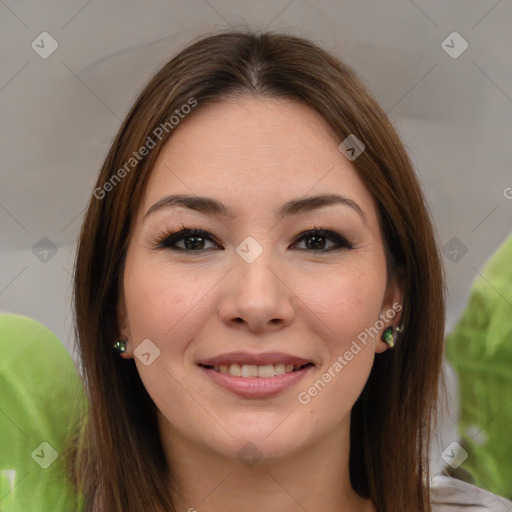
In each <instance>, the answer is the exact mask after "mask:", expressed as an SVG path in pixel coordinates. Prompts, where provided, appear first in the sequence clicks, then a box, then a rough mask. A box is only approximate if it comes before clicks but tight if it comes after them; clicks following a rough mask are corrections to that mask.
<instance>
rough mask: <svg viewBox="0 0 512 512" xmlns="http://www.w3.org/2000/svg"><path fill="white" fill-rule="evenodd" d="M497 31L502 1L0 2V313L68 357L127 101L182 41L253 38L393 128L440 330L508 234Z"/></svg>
mask: <svg viewBox="0 0 512 512" xmlns="http://www.w3.org/2000/svg"><path fill="white" fill-rule="evenodd" d="M511 20H512V3H511V2H507V1H503V0H499V1H497V0H485V1H484V0H480V1H476V0H460V1H450V2H446V1H442V0H435V1H421V0H416V1H414V2H413V1H412V0H392V1H391V0H387V1H377V0H367V1H355V0H354V1H349V0H345V1H335V0H320V1H311V2H308V1H306V0H295V1H290V0H282V1H280V0H272V1H269V0H267V1H260V2H235V1H230V0H189V1H184V0H183V1H156V0H155V1H121V0H108V1H102V2H100V1H97V0H89V1H87V0H73V1H69V0H68V1H63V0H61V1H58V0H53V1H46V2H44V3H43V2H35V1H26V2H21V1H15V0H1V1H0V56H1V62H2V65H1V68H0V102H1V128H0V130H1V131H0V147H1V155H2V158H1V171H0V173H1V174H0V177H1V187H0V226H1V238H0V249H1V262H0V310H1V311H9V312H16V313H22V314H25V315H29V316H31V317H33V318H35V319H37V320H39V321H41V322H42V323H44V324H45V325H47V326H48V327H49V328H50V329H52V330H53V331H54V332H55V333H56V334H57V335H58V336H59V337H60V338H61V340H62V341H63V342H64V343H65V345H66V347H67V348H68V349H69V350H70V352H71V351H72V346H73V336H72V317H71V309H70V304H71V273H72V267H73V258H74V251H75V248H76V240H77V235H78V232H79V228H80V224H81V220H82V216H83V212H84V208H85V205H86V202H87V200H88V197H89V195H90V194H91V192H92V187H93V184H94V182H95V178H96V175H97V173H98V170H99V167H100V165H101V163H102V161H103V159H104V157H105V156H106V152H107V150H108V148H109V145H110V143H111V141H112V139H113V137H114V135H115V132H116V130H117V129H118V127H119V126H120V123H121V120H122V119H123V117H124V115H125V114H126V113H127V110H128V109H129V107H130V106H131V104H132V102H133V101H134V99H135V97H136V95H137V93H138V92H139V91H140V89H141V87H142V86H143V84H144V83H145V82H146V81H147V79H148V78H149V76H150V75H151V74H152V73H153V72H155V71H156V70H157V69H158V68H159V67H160V66H161V65H163V64H164V63H165V62H166V61H168V60H169V59H170V58H171V56H173V55H174V54H175V53H176V52H177V51H179V50H180V49H182V48H183V47H184V46H186V45H187V44H188V43H189V42H190V41H191V40H192V39H194V38H197V37H199V36H201V35H203V34H207V33H209V32H215V31H217V30H219V29H225V28H229V27H233V28H238V29H243V28H253V29H263V28H267V29H272V30H282V31H289V32H292V33H293V34H296V35H300V36H304V37H308V38H311V39H313V40H314V41H316V42H318V43H320V44H321V45H323V46H324V47H325V48H326V49H328V50H331V51H332V52H334V53H335V54H336V55H338V56H339V57H340V58H341V59H343V60H344V61H346V62H347V63H348V64H350V65H351V66H352V67H353V68H354V69H355V70H356V71H357V72H358V73H359V75H360V76H361V77H362V78H363V80H364V82H365V83H366V85H367V86H368V87H369V88H370V90H371V91H372V92H373V94H374V95H375V96H376V97H377V99H378V100H379V101H380V103H381V105H382V106H383V107H384V109H385V110H386V111H387V113H388V114H389V115H390V117H391V119H392V121H393V122H394V123H395V125H396V126H397V128H398V130H399V132H400V134H401V136H402V137H403V139H404V141H405V143H406V145H407V147H408V150H409V152H410V155H411V157H412V160H413V162H414V164H415V166H416V169H417V172H418V174H419V176H420V178H421V181H422V183H423V186H424V188H425V192H426V194H427V198H428V200H429V202H430V205H431V208H432V213H433V216H434V220H435V223H436V227H437V230H438V234H439V240H440V242H441V243H442V244H443V245H445V244H448V245H447V246H446V247H448V249H449V250H448V249H447V250H446V251H445V252H446V255H445V265H446V271H447V277H448V289H449V298H448V299H449V302H448V329H451V328H452V327H453V325H454V323H455V321H456V319H457V317H458V315H459V314H460V313H461V311H462V310H463V308H464V306H465V303H466V300H467V296H468V290H469V286H470V284H471V282H472V280H473V279H474V278H475V277H476V276H477V272H478V270H479V269H480V268H481V266H482V265H483V264H484V262H485V261H486V259H487V258H488V257H489V256H490V255H491V253H492V252H493V251H494V250H495V249H496V248H497V247H498V245H500V243H501V242H502V241H503V240H504V239H505V238H506V237H507V235H508V234H509V233H510V231H511V229H512V188H510V187H512V171H511V166H510V163H511V156H512V145H511V144H510V140H512V123H511V122H510V121H511V116H512V66H511V65H510V55H511V44H512V32H511V31H510V23H511ZM43 32H47V33H49V34H50V36H51V38H53V39H54V40H55V41H56V43H57V44H58V48H57V49H56V50H55V52H54V53H52V54H51V55H50V56H47V58H42V56H41V55H40V54H42V55H43V56H46V55H45V53H44V52H47V53H48V52H49V51H50V50H51V49H52V46H51V45H52V44H55V43H53V42H52V41H51V39H50V37H49V36H48V35H41V34H42V33H43ZM453 32H457V33H458V34H460V36H458V35H453V34H452V33H453ZM41 39H43V43H41ZM443 41H445V42H444V43H443ZM466 43H467V45H468V47H467V49H465V51H463V52H462V50H463V49H464V47H465V44H466ZM31 44H33V45H34V46H33V47H32V46H31ZM36 45H38V46H36ZM36 50H37V51H36ZM454 237H456V240H455V241H454ZM43 238H44V239H48V240H49V241H50V242H48V241H46V242H41V239H43ZM45 244H46V245H45ZM450 244H451V245H450ZM461 248H462V249H464V250H467V252H466V253H465V254H464V250H463V251H461ZM453 249H455V250H456V253H454V252H453ZM45 251H47V252H45ZM450 251H451V253H450Z"/></svg>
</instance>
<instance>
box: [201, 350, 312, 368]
mask: <svg viewBox="0 0 512 512" xmlns="http://www.w3.org/2000/svg"><path fill="white" fill-rule="evenodd" d="M235 363H236V364H240V365H243V364H251V365H256V366H263V365H268V364H277V363H284V364H293V365H294V366H303V365H305V364H308V363H312V364H313V361H310V360H309V359H304V358H302V357H298V356H294V355H291V354H285V353H284V352H264V353H261V354H251V353H250V352H229V353H227V354H220V355H218V356H215V357H211V358H209V359H202V360H201V361H199V362H198V363H197V364H199V365H202V366H221V365H230V364H235Z"/></svg>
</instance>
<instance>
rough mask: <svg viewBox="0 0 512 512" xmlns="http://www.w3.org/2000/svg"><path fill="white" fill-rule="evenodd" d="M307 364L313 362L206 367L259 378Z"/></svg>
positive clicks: (289, 371)
mask: <svg viewBox="0 0 512 512" xmlns="http://www.w3.org/2000/svg"><path fill="white" fill-rule="evenodd" d="M201 366H203V365H201ZM306 366H312V363H307V364H304V365H293V364H285V363H277V364H265V365H261V366H258V365H255V364H238V363H234V364H229V365H218V366H206V365H204V368H208V369H210V370H214V371H216V372H218V373H227V374H229V375H232V376H233V377H243V378H248V377H259V378H270V377H272V378H273V377H278V376H279V375H284V374H285V373H292V372H296V371H298V370H301V369H302V368H304V367H306Z"/></svg>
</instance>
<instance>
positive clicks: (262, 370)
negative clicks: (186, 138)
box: [258, 364, 274, 377]
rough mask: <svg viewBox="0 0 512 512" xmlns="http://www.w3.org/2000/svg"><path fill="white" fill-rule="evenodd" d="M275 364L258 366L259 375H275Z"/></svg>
mask: <svg viewBox="0 0 512 512" xmlns="http://www.w3.org/2000/svg"><path fill="white" fill-rule="evenodd" d="M273 376H274V366H273V365H271V364H266V365H265V366H258V377H273Z"/></svg>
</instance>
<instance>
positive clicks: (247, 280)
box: [219, 252, 295, 334]
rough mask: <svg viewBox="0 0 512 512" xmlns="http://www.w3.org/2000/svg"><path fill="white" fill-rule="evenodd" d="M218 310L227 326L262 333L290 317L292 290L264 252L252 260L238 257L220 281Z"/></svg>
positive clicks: (285, 321) (272, 329)
mask: <svg viewBox="0 0 512 512" xmlns="http://www.w3.org/2000/svg"><path fill="white" fill-rule="evenodd" d="M224 286H225V288H224V289H223V294H222V298H221V300H220V303H219V314H220V317H221V319H222V321H223V322H224V323H225V324H227V325H229V326H230V327H237V328H241V329H247V330H249V331H250V332H252V333H259V334H261V333H264V332H266V331H267V332H271V331H276V330H279V329H282V328H284V327H286V326H288V325H290V323H291V322H292V321H293V318H294V315H295V312H294V307H293V303H294V293H293V290H292V287H290V285H289V283H286V281H285V277H284V276H283V272H280V271H279V267H278V266H277V265H275V262H274V264H273V262H271V261H270V258H267V257H266V256H265V252H264V253H263V254H262V255H261V256H260V257H259V258H257V259H256V260H255V261H253V262H252V263H247V262H246V261H244V260H242V259H241V258H239V261H236V262H235V268H234V269H233V270H232V271H231V272H230V273H229V274H228V276H227V281H226V282H225V283H224Z"/></svg>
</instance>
